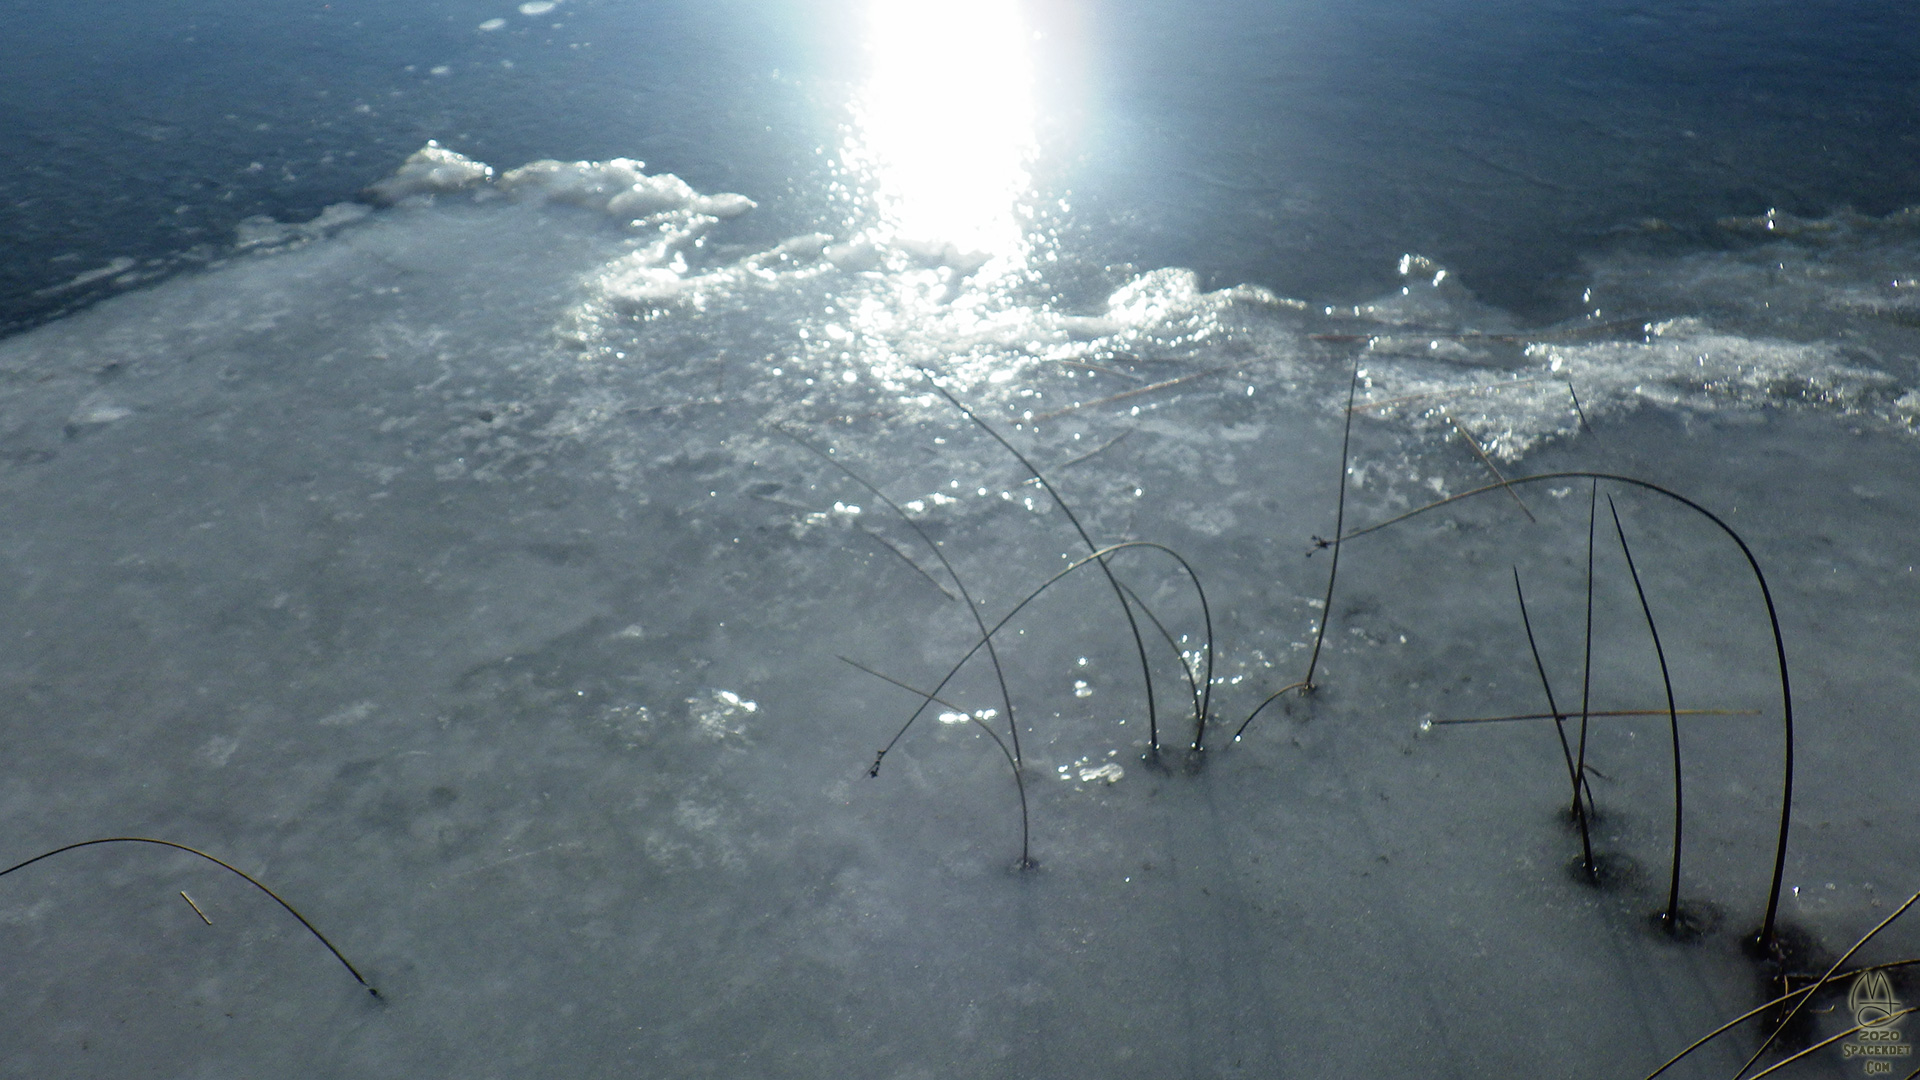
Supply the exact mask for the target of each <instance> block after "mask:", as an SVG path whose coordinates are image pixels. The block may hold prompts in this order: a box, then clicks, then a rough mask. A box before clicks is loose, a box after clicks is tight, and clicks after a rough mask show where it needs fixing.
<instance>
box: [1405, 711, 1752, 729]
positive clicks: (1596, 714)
mask: <svg viewBox="0 0 1920 1080" xmlns="http://www.w3.org/2000/svg"><path fill="white" fill-rule="evenodd" d="M1669 711H1671V712H1672V713H1673V715H1676V716H1755V715H1758V714H1757V713H1756V712H1755V711H1754V710H1752V709H1673V710H1667V709H1605V710H1602V709H1595V710H1594V711H1593V712H1591V713H1588V714H1587V715H1589V716H1591V717H1593V718H1595V719H1600V718H1603V717H1621V716H1666V715H1667V714H1668V713H1669ZM1571 718H1572V714H1571V713H1543V712H1536V713H1516V714H1514V715H1512V716H1469V717H1462V718H1460V719H1455V720H1435V721H1434V722H1433V726H1434V727H1439V726H1440V725H1442V724H1504V723H1508V722H1510V721H1515V720H1568V719H1571Z"/></svg>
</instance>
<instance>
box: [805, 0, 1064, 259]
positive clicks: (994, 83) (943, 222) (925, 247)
mask: <svg viewBox="0 0 1920 1080" xmlns="http://www.w3.org/2000/svg"><path fill="white" fill-rule="evenodd" d="M868 26H869V29H868V38H867V48H868V53H869V55H870V57H871V63H872V67H871V74H870V77H869V79H868V81H867V83H866V85H865V87H864V88H863V89H862V91H861V93H860V95H859V97H858V98H857V100H856V101H855V103H854V108H853V121H854V123H853V130H852V131H851V132H849V135H848V139H847V145H846V147H845V150H844V154H843V156H844V159H845V160H846V162H847V164H848V166H849V167H850V169H851V171H852V172H853V173H854V174H855V175H856V176H857V177H859V178H860V180H861V181H862V182H863V183H864V184H865V185H866V186H867V187H868V188H869V189H870V190H871V191H872V193H873V196H874V198H875V201H876V203H877V206H876V209H877V210H878V216H879V225H878V228H877V229H876V232H875V236H874V238H875V239H876V240H878V241H881V242H883V243H887V244H891V245H892V246H894V247H896V248H900V249H904V250H906V251H909V252H913V253H915V254H917V255H920V256H921V257H922V258H924V259H927V260H929V261H932V260H938V261H941V262H944V263H945V264H946V265H948V266H951V267H954V268H956V269H960V270H963V271H966V270H970V271H975V272H980V273H984V274H985V276H987V277H989V278H991V277H997V276H1000V275H1002V274H1006V273H1010V272H1014V271H1017V270H1019V269H1020V268H1022V267H1023V266H1024V264H1025V259H1026V250H1025V249H1026V238H1025V232H1026V230H1025V228H1024V226H1023V223H1022V219H1021V217H1020V215H1019V213H1018V205H1019V203H1020V200H1021V199H1022V198H1023V197H1024V196H1025V195H1026V194H1027V192H1028V190H1029V189H1030V187H1031V177H1030V175H1029V172H1028V163H1029V162H1030V160H1031V159H1032V156H1033V150H1034V117H1033V93H1032V90H1033V86H1032V84H1033V78H1032V70H1031V63H1030V59H1029V55H1028V38H1029V31H1028V29H1027V27H1026V24H1025V22H1024V20H1023V19H1022V18H1021V15H1020V11H1019V8H1018V5H1017V4H1016V3H1015V2H1014V0H967V2H952V0H918V2H915V0H875V2H874V3H873V5H872V7H871V8H870V9H869V17H868Z"/></svg>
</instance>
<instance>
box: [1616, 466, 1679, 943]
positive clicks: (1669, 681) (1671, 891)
mask: <svg viewBox="0 0 1920 1080" xmlns="http://www.w3.org/2000/svg"><path fill="white" fill-rule="evenodd" d="M1607 511H1608V512H1609V513H1611V514H1612V515H1613V530H1614V532H1616V533H1618V534H1619V535H1620V552H1621V554H1623V555H1625V556H1626V557H1627V573H1629V574H1631V575H1632V576H1633V591H1634V593H1635V594H1636V595H1638V596H1639V597H1640V613H1641V614H1643V615H1645V616H1646V617H1647V634H1648V636H1649V637H1652V638H1653V655H1654V656H1655V657H1656V658H1657V659H1658V660H1659V661H1660V682H1661V685H1663V686H1665V687H1666V690H1667V729H1668V731H1669V732H1670V733H1671V734H1672V736H1673V874H1672V877H1671V878H1670V879H1669V881H1668V883H1667V913H1666V915H1665V916H1664V925H1665V926H1666V928H1667V933H1669V934H1672V933H1676V932H1678V930H1679V929H1680V823H1681V818H1682V811H1683V808H1684V806H1685V799H1684V795H1683V793H1682V791H1681V786H1680V711H1679V710H1678V709H1677V708H1675V707H1674V701H1673V675H1672V674H1671V673H1670V672H1669V671H1668V670H1667V651H1666V650H1665V649H1664V648H1662V647H1661V646H1660V628H1659V627H1657V626H1655V625H1654V624H1653V607H1652V606H1651V605H1649V604H1648V603H1647V590H1646V589H1644V588H1642V587H1641V585H1640V570H1639V568H1638V567H1636V566H1634V564H1633V549H1632V548H1631V547H1628V546H1627V530H1626V529H1624V528H1622V527H1621V525H1620V509H1619V508H1618V507H1616V506H1614V505H1613V496H1612V495H1608V496H1607Z"/></svg>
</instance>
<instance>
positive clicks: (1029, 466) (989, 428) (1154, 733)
mask: <svg viewBox="0 0 1920 1080" xmlns="http://www.w3.org/2000/svg"><path fill="white" fill-rule="evenodd" d="M920 374H922V375H924V376H926V379H927V384H928V385H929V386H932V387H933V389H934V391H935V392H936V393H938V394H939V395H940V396H941V397H943V398H946V399H947V403H948V404H950V405H952V406H953V407H954V408H956V409H959V410H960V412H961V414H962V415H963V416H965V417H966V418H967V419H968V420H971V421H973V424H974V426H975V427H978V428H979V429H980V430H981V431H984V432H986V433H987V434H988V435H990V436H992V438H993V441H994V442H997V443H999V444H1000V445H1001V446H1002V447H1004V448H1005V449H1006V451H1007V453H1009V454H1012V455H1013V458H1014V460H1015V461H1018V462H1019V463H1020V467H1021V468H1023V469H1026V470H1027V471H1028V472H1029V473H1032V474H1033V478H1034V479H1035V480H1038V481H1040V486H1041V487H1043V488H1046V489H1047V494H1048V495H1051V496H1053V501H1054V504H1055V505H1057V506H1059V507H1060V512H1061V513H1062V514H1065V515H1066V518H1067V521H1068V522H1070V523H1071V524H1072V525H1073V531H1074V532H1077V533H1079V534H1080V540H1081V542H1083V543H1085V544H1086V545H1087V550H1088V551H1098V550H1099V545H1098V544H1095V543H1094V542H1093V537H1092V536H1091V535H1089V534H1088V533H1087V530H1086V527H1085V526H1083V525H1081V524H1080V518H1079V517H1078V516H1077V515H1076V514H1074V512H1073V507H1071V506H1068V505H1067V500H1065V499H1063V498H1061V497H1060V492H1058V491H1057V490H1055V489H1054V486H1053V484H1052V483H1050V482H1049V481H1048V480H1047V478H1046V476H1045V475H1044V474H1043V473H1041V471H1040V470H1039V469H1038V468H1036V467H1035V466H1034V464H1033V462H1031V461H1028V460H1027V456H1026V455H1025V454H1022V453H1021V452H1020V451H1019V450H1017V449H1015V448H1014V445H1013V444H1012V443H1010V442H1008V441H1007V440H1006V438H1005V436H1003V435H1001V434H1000V432H998V431H996V430H995V429H994V427H993V425H992V424H989V423H987V422H986V421H985V420H982V419H980V417H979V416H978V415H977V414H975V413H974V411H973V410H972V409H969V408H967V407H966V405H964V404H962V403H961V401H960V399H959V398H957V397H955V396H953V394H952V393H951V392H949V391H948V390H947V388H946V387H944V386H941V385H940V382H939V380H938V379H937V378H936V377H935V376H934V374H933V372H931V371H929V370H927V369H926V368H921V369H920ZM1177 557H1178V556H1176V558H1177ZM1099 562H1100V571H1101V573H1103V574H1105V575H1106V578H1107V584H1108V585H1110V586H1112V587H1113V596H1114V599H1116V600H1118V601H1120V610H1121V612H1122V613H1124V614H1125V615H1126V617H1127V628H1128V629H1129V630H1131V631H1132V632H1133V646H1134V650H1135V651H1136V652H1138V653H1139V654H1140V678H1141V681H1142V682H1144V683H1145V684H1146V688H1147V691H1146V692H1147V748H1148V752H1149V753H1154V754H1157V753H1159V752H1160V720H1159V715H1158V713H1157V712H1156V711H1155V708H1154V702H1153V671H1152V669H1151V668H1150V667H1148V665H1147V643H1146V640H1145V639H1144V638H1142V637H1141V635H1140V622H1139V620H1137V619H1135V618H1134V617H1133V605H1131V604H1129V603H1127V596H1126V594H1125V593H1123V592H1121V591H1120V581H1119V579H1118V578H1115V577H1114V576H1113V571H1112V570H1111V569H1109V568H1108V567H1107V563H1106V560H1105V559H1101V560H1099ZM1189 573H1191V571H1189ZM1198 580H1199V579H1198V578H1196V579H1195V582H1196V583H1197V582H1198ZM982 637H983V638H985V639H987V640H991V639H992V637H993V635H992V634H983V635H982ZM1207 653H1208V667H1209V668H1211V667H1212V653H1213V635H1212V631H1211V629H1209V631H1208V635H1207ZM1207 682H1208V687H1207V689H1208V690H1209V692H1211V690H1212V689H1213V687H1212V682H1213V680H1212V678H1211V677H1209V678H1208V680H1207ZM908 723H912V721H911V720H909V721H908ZM879 763H880V762H879V759H878V758H876V759H874V765H875V766H876V767H877V766H878V765H879Z"/></svg>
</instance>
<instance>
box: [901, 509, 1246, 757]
mask: <svg viewBox="0 0 1920 1080" xmlns="http://www.w3.org/2000/svg"><path fill="white" fill-rule="evenodd" d="M1133 548H1150V549H1152V550H1154V551H1159V552H1164V553H1165V554H1166V555H1167V556H1168V557H1169V558H1171V559H1173V561H1175V562H1177V563H1179V564H1180V568H1181V569H1182V570H1185V571H1186V572H1187V576H1188V577H1189V578H1191V579H1192V580H1193V583H1194V589H1195V591H1196V592H1199V596H1200V609H1201V612H1202V614H1203V615H1204V617H1205V620H1206V625H1207V637H1208V645H1209V651H1211V645H1212V637H1213V615H1212V613H1211V611H1210V610H1209V609H1208V608H1207V598H1206V593H1205V592H1201V591H1199V590H1200V577H1199V575H1197V574H1195V573H1194V572H1193V567H1191V566H1189V565H1188V564H1187V560H1186V559H1184V558H1181V556H1180V553H1179V552H1177V551H1175V550H1173V549H1172V548H1170V547H1168V546H1166V545H1165V544H1156V543H1154V542H1153V541H1151V540H1127V541H1124V542H1122V543H1118V544H1113V545H1110V546H1108V547H1104V548H1097V549H1095V550H1094V552H1093V553H1092V554H1091V555H1085V556H1082V557H1081V558H1080V559H1078V560H1076V561H1074V562H1073V563H1070V564H1068V565H1067V566H1065V567H1063V568H1062V569H1060V570H1059V571H1058V572H1056V573H1055V574H1054V575H1053V576H1052V577H1050V578H1048V579H1047V580H1046V581H1045V582H1044V583H1042V584H1041V586H1040V587H1039V588H1037V589H1035V590H1033V591H1032V592H1030V593H1028V594H1027V595H1026V596H1025V597H1024V598H1023V599H1022V600H1021V601H1020V602H1019V603H1018V604H1015V605H1014V606H1013V610H1011V611H1009V612H1007V613H1006V614H1005V615H1003V616H1001V617H1000V621H999V622H996V623H994V624H993V625H992V626H990V627H988V628H987V632H986V633H985V634H983V635H981V637H980V640H978V641H976V642H974V643H973V647H972V648H970V649H968V650H967V652H966V654H965V655H964V656H962V657H961V658H960V659H959V661H958V662H956V663H955V664H954V665H953V666H952V667H951V668H948V669H947V673H946V675H944V676H943V677H942V678H941V679H940V682H939V684H938V685H936V686H935V687H934V688H933V693H936V694H938V693H939V692H940V691H942V690H944V689H946V686H947V683H949V682H951V681H953V678H954V676H956V675H958V674H959V673H960V669H961V668H962V667H965V666H966V663H967V661H969V660H971V659H973V657H974V654H975V653H978V652H979V651H980V650H981V649H983V648H985V647H986V643H987V642H988V641H989V640H991V639H992V638H993V636H994V635H995V634H998V633H999V632H1000V631H1001V630H1002V629H1003V628H1004V627H1005V626H1006V625H1007V624H1008V623H1009V622H1012V621H1013V618H1014V616H1016V615H1018V614H1020V612H1021V611H1023V610H1025V608H1026V606H1027V605H1028V604H1031V603H1033V602H1034V601H1035V600H1038V599H1039V598H1040V595H1041V594H1042V593H1044V592H1046V591H1047V590H1048V589H1050V588H1052V587H1053V586H1054V585H1055V584H1057V583H1059V582H1060V581H1061V580H1063V579H1065V578H1066V577H1067V576H1068V575H1069V574H1072V573H1073V572H1074V571H1076V570H1078V569H1080V568H1081V567H1083V566H1087V565H1090V564H1098V565H1100V566H1101V567H1102V568H1105V567H1106V562H1105V560H1106V559H1107V557H1108V556H1110V555H1113V554H1115V553H1116V552H1121V551H1127V550H1130V549H1133ZM1111 573H1112V571H1110V570H1109V571H1108V574H1109V576H1111ZM1209 666H1211V657H1209ZM916 692H917V691H916ZM1202 699H1203V700H1204V692H1203V698H1202ZM925 711H926V710H924V709H922V710H921V712H925ZM919 716H920V713H915V714H914V719H918V718H919ZM912 725H913V719H909V720H908V721H907V722H906V724H904V725H902V726H901V728H900V730H899V731H897V732H895V733H894V735H893V738H892V739H891V740H889V741H888V742H887V745H886V746H884V747H882V748H881V750H880V752H879V754H877V755H876V756H875V757H874V759H873V768H871V769H869V770H867V775H868V776H876V775H878V774H879V770H880V759H881V758H884V757H885V756H886V755H887V753H888V751H890V750H892V749H893V748H894V746H895V744H897V743H899V741H900V740H901V738H903V737H904V736H905V735H906V733H907V729H908V728H909V727H911V726H912Z"/></svg>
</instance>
